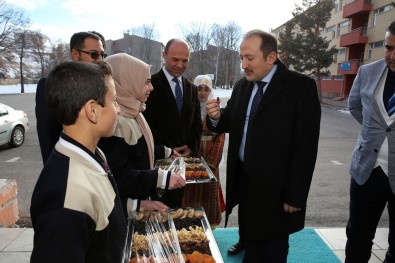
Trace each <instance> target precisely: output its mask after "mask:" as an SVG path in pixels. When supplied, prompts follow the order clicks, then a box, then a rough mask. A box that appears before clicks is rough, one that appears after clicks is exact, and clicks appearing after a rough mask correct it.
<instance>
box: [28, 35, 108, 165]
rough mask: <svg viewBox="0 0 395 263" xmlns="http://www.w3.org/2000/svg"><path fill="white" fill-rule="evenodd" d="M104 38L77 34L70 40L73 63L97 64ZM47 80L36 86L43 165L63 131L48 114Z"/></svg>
mask: <svg viewBox="0 0 395 263" xmlns="http://www.w3.org/2000/svg"><path fill="white" fill-rule="evenodd" d="M103 43H104V38H103V36H102V35H101V34H100V33H98V32H95V31H90V32H77V33H75V34H73V36H72V37H71V39H70V55H71V59H72V60H74V61H87V62H92V63H97V62H98V61H101V60H102V59H103V58H104V57H105V56H106V55H105V54H104V44H103ZM46 82H47V79H46V78H42V79H40V81H39V82H38V84H37V90H36V108H35V112H36V118H37V135H38V141H39V144H40V150H41V156H42V159H43V164H45V162H46V161H47V159H48V158H49V156H50V155H51V152H52V150H53V148H54V146H55V144H56V143H57V142H58V140H59V136H60V134H61V132H62V130H63V128H62V124H60V123H59V122H58V121H56V120H55V118H54V117H53V116H52V114H51V113H50V111H49V109H48V106H47V103H46V100H45V96H44V93H45V92H44V90H45V86H46Z"/></svg>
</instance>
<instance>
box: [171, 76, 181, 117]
mask: <svg viewBox="0 0 395 263" xmlns="http://www.w3.org/2000/svg"><path fill="white" fill-rule="evenodd" d="M173 81H174V82H175V83H176V89H175V93H176V103H177V108H178V112H181V109H182V91H181V86H180V83H179V82H178V78H176V77H174V78H173Z"/></svg>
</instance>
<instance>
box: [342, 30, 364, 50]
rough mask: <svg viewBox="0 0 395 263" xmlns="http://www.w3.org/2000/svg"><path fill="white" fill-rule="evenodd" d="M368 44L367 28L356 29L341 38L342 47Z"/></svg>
mask: <svg viewBox="0 0 395 263" xmlns="http://www.w3.org/2000/svg"><path fill="white" fill-rule="evenodd" d="M366 43H368V37H367V36H366V28H364V27H360V28H356V29H354V30H352V31H350V32H348V33H345V34H343V35H341V36H340V46H341V47H348V46H351V45H356V44H366Z"/></svg>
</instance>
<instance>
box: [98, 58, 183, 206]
mask: <svg viewBox="0 0 395 263" xmlns="http://www.w3.org/2000/svg"><path fill="white" fill-rule="evenodd" d="M105 61H106V62H107V63H109V64H110V65H111V67H112V70H113V79H114V83H115V89H116V92H117V102H118V104H119V107H120V108H121V111H120V113H119V115H118V117H117V126H116V129H115V132H114V135H113V136H112V137H110V138H102V139H101V140H100V142H99V147H100V148H101V149H102V150H103V151H104V153H105V155H106V157H107V160H108V164H109V166H110V168H111V171H112V172H113V174H114V178H115V180H116V182H117V185H118V189H119V193H120V196H121V198H127V199H128V202H127V207H124V209H125V211H144V210H158V211H165V210H167V209H168V207H167V206H166V205H164V204H163V203H161V202H159V201H151V200H147V197H153V196H155V195H156V193H157V192H158V191H160V189H169V190H172V189H176V188H180V187H184V186H185V179H183V178H182V177H181V176H180V175H178V174H176V173H174V172H170V171H167V170H162V169H153V168H154V162H155V160H157V159H162V158H165V157H170V156H179V154H178V152H177V151H176V150H177V149H175V150H173V149H170V148H167V147H165V146H163V145H155V144H154V141H153V137H152V133H151V130H150V128H149V126H148V124H147V122H146V120H145V119H144V116H143V114H142V112H143V111H144V110H145V102H146V101H147V98H148V96H149V94H150V92H151V91H152V90H153V87H152V85H151V74H150V68H151V66H150V65H148V64H146V63H145V62H143V61H141V60H139V59H137V58H135V57H132V56H130V55H128V54H125V53H119V54H115V55H111V56H109V57H107V58H106V59H105Z"/></svg>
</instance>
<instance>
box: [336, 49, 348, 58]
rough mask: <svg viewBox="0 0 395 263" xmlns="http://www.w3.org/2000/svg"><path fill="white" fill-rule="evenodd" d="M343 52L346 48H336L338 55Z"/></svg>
mask: <svg viewBox="0 0 395 263" xmlns="http://www.w3.org/2000/svg"><path fill="white" fill-rule="evenodd" d="M344 53H346V49H345V48H339V49H338V50H337V55H338V56H340V55H343V54H344Z"/></svg>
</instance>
